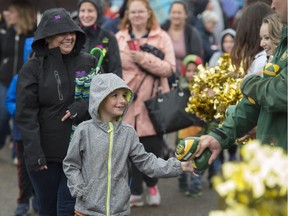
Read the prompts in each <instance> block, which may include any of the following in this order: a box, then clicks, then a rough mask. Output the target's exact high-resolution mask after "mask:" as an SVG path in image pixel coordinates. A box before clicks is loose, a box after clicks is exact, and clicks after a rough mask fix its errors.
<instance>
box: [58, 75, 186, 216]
mask: <svg viewBox="0 0 288 216" xmlns="http://www.w3.org/2000/svg"><path fill="white" fill-rule="evenodd" d="M90 88H91V89H90V99H89V103H90V104H89V112H90V115H91V117H92V119H91V120H88V121H85V122H82V123H81V124H79V126H78V127H77V129H76V131H75V133H74V137H73V139H72V141H71V143H70V146H69V149H68V153H67V156H66V158H65V159H64V162H63V168H64V172H65V174H66V176H67V178H68V187H69V189H70V192H71V194H72V196H73V197H76V205H75V210H76V211H78V212H81V213H82V214H87V215H107V216H108V215H109V216H110V215H129V213H130V204H129V198H130V188H129V185H128V166H129V163H130V162H132V163H133V164H134V165H135V166H136V167H137V168H138V169H139V170H140V171H141V172H143V173H145V174H146V175H148V176H150V177H173V176H177V175H179V174H181V173H182V172H183V171H182V169H181V164H180V162H179V161H178V160H177V159H175V158H170V159H169V160H167V161H165V160H163V159H161V158H156V156H155V155H154V154H152V153H147V152H146V151H145V150H144V147H143V145H142V144H141V143H140V142H139V138H138V136H137V134H136V131H135V130H134V128H133V127H132V126H130V125H128V124H126V123H124V122H122V121H121V119H122V117H121V118H119V120H118V121H116V122H109V123H105V122H102V121H101V120H100V119H99V118H98V108H99V105H100V103H101V102H102V101H103V100H104V99H105V98H106V97H107V96H108V95H109V94H110V93H111V92H113V91H114V90H116V89H119V88H125V89H127V90H128V91H129V93H130V94H129V96H128V98H127V100H128V101H129V104H131V102H132V91H131V90H130V89H129V87H128V86H127V85H126V84H125V82H124V81H123V80H122V79H121V78H119V77H118V76H117V75H115V74H112V73H107V74H101V75H96V76H95V77H94V78H93V80H92V83H91V87H90ZM126 111H127V110H126ZM126 111H125V113H126Z"/></svg>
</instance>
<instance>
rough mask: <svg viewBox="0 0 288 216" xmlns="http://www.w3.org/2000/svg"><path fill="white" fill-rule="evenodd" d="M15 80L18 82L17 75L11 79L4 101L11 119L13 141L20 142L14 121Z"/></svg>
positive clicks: (19, 134)
mask: <svg viewBox="0 0 288 216" xmlns="http://www.w3.org/2000/svg"><path fill="white" fill-rule="evenodd" d="M17 80H18V74H16V75H15V76H14V77H13V79H12V81H11V83H10V86H9V88H8V91H7V96H6V100H5V106H6V107H7V110H8V112H9V114H10V115H11V116H12V118H13V130H12V137H13V140H21V139H22V137H21V133H20V130H19V128H18V126H17V123H16V121H15V111H16V85H17Z"/></svg>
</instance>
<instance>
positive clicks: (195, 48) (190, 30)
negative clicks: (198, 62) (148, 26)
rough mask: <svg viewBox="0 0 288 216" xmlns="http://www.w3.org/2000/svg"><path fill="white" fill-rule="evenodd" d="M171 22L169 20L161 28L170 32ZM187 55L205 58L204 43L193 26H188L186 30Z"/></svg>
mask: <svg viewBox="0 0 288 216" xmlns="http://www.w3.org/2000/svg"><path fill="white" fill-rule="evenodd" d="M170 24H171V22H170V20H167V21H166V22H165V23H164V24H163V25H161V28H162V29H163V30H165V31H166V32H168V30H169V28H170ZM184 37H185V47H186V55H188V54H194V55H198V56H200V57H202V56H203V43H202V39H201V35H200V32H199V31H198V30H197V29H196V28H195V27H193V26H192V25H189V24H186V25H185V30H184Z"/></svg>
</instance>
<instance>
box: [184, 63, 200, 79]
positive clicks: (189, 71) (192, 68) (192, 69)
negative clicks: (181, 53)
mask: <svg viewBox="0 0 288 216" xmlns="http://www.w3.org/2000/svg"><path fill="white" fill-rule="evenodd" d="M196 74H197V66H196V64H194V63H193V62H190V63H188V65H187V67H186V73H185V76H186V79H187V80H188V82H190V81H191V80H193V78H194V76H195V75H196Z"/></svg>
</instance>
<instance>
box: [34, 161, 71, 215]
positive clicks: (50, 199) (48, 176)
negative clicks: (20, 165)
mask: <svg viewBox="0 0 288 216" xmlns="http://www.w3.org/2000/svg"><path fill="white" fill-rule="evenodd" d="M47 167H48V169H47V170H42V171H29V175H30V179H31V182H32V185H33V188H34V191H35V194H36V199H37V202H38V206H39V216H55V215H57V216H70V215H71V216H74V206H75V201H76V200H75V198H73V197H72V196H71V194H70V191H69V188H68V186H67V178H66V176H65V174H64V172H63V169H62V163H56V162H50V163H48V164H47Z"/></svg>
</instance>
